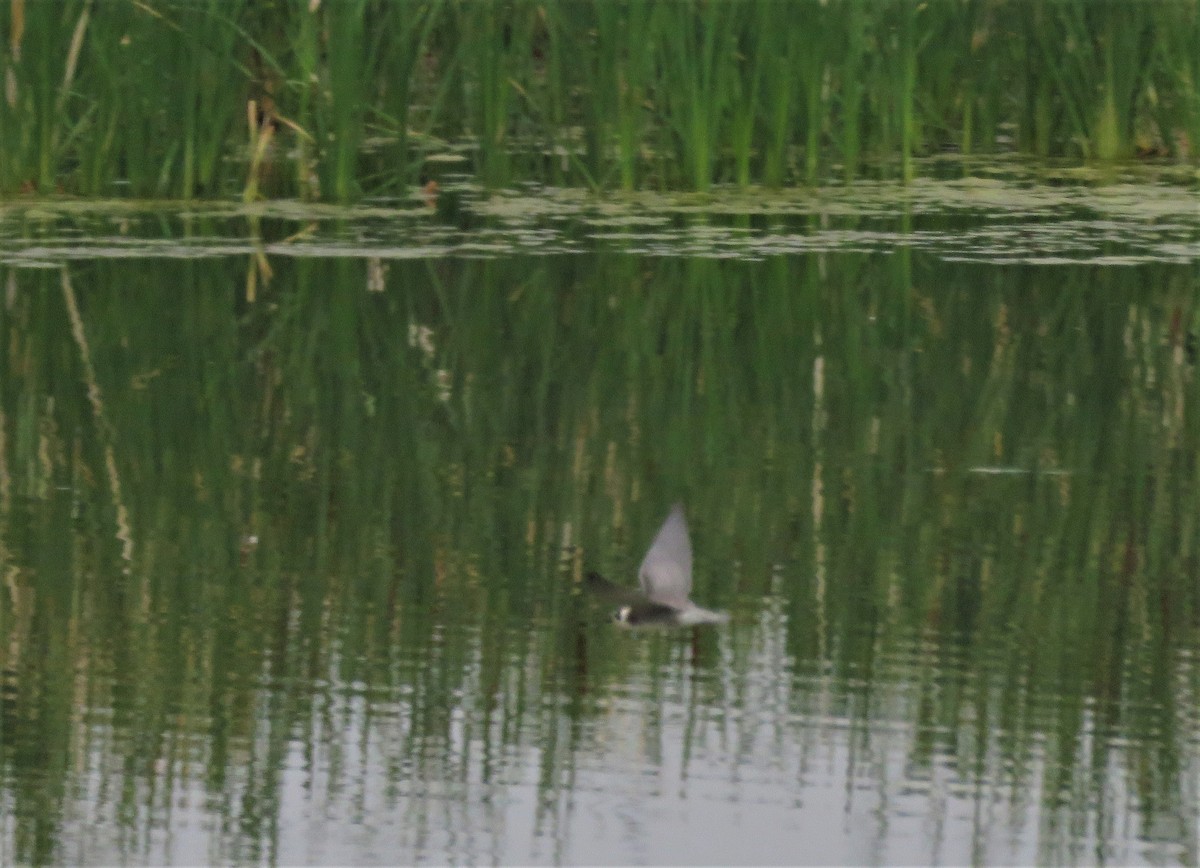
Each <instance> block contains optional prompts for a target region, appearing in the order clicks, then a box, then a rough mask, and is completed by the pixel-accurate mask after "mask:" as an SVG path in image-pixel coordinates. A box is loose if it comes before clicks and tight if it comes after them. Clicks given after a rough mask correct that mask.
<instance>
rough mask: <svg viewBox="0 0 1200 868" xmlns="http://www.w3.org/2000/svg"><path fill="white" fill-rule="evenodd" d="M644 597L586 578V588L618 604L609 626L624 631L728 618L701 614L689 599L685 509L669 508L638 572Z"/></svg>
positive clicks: (601, 579) (704, 611)
mask: <svg viewBox="0 0 1200 868" xmlns="http://www.w3.org/2000/svg"><path fill="white" fill-rule="evenodd" d="M638 581H639V582H640V583H641V587H642V592H641V593H638V592H637V591H633V590H630V589H626V588H622V587H621V586H619V585H615V584H613V583H612V582H610V581H609V580H608V579H606V578H604V577H603V576H601V575H600V574H599V573H588V576H587V583H588V588H589V589H591V590H592V591H594V592H596V593H598V594H600V595H602V596H604V597H607V598H609V599H611V600H614V601H616V602H618V603H620V604H621V607H620V608H619V609H617V612H616V614H615V615H614V616H613V620H615V621H616V622H617V624H619V625H621V626H623V627H690V626H693V625H696V624H724V623H725V622H726V621H728V620H729V614H728V613H727V612H713V611H710V610H709V609H702V608H701V607H699V606H697V605H696V604H695V603H693V602H692V601H691V600H690V599H688V595H689V594H691V592H692V542H691V540H690V539H689V537H688V526H687V519H686V518H684V516H683V504H681V503H677V504H675V505H674V506H673V507H671V511H670V512H669V513H668V514H667V519H666V521H664V522H663V525H662V527H661V528H659V529H658V535H657V536H655V537H654V542H652V543H651V544H650V550H649V551H647V552H646V557H644V558H642V565H641V566H640V567H638Z"/></svg>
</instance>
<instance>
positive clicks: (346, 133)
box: [0, 0, 1200, 201]
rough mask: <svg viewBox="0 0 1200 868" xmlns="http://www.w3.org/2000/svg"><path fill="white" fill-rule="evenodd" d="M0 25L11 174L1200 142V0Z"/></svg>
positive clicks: (340, 186)
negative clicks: (432, 160) (448, 159)
mask: <svg viewBox="0 0 1200 868" xmlns="http://www.w3.org/2000/svg"><path fill="white" fill-rule="evenodd" d="M0 34H3V35H4V39H3V42H2V43H0V77H2V78H3V94H2V95H0V193H3V194H6V195H12V194H15V193H18V192H20V191H27V190H33V191H37V192H39V193H42V194H49V193H53V192H56V191H64V192H67V193H73V194H79V195H87V196H97V195H99V196H105V197H108V196H112V195H133V196H142V197H145V196H153V197H174V198H185V199H186V198H191V197H197V196H231V195H235V194H238V193H244V194H246V195H248V196H250V197H257V196H267V197H277V196H285V197H302V198H309V199H333V200H340V201H346V200H352V199H355V198H358V197H360V196H362V195H381V194H384V195H386V194H393V195H394V194H401V193H404V192H405V191H406V190H407V189H409V188H410V187H411V185H412V184H414V183H416V182H423V181H425V180H427V179H429V178H430V177H431V176H433V175H435V174H436V172H435V171H434V170H435V168H436V165H437V164H430V163H429V162H428V158H429V157H431V156H436V157H448V156H454V155H458V156H465V157H466V159H467V162H466V163H465V164H464V168H465V169H466V170H467V171H469V172H473V173H474V175H475V176H476V177H477V178H478V179H480V180H481V181H482V182H484V183H486V184H488V185H493V186H497V185H506V184H510V183H513V182H519V181H524V180H536V181H544V182H549V183H555V184H570V185H587V186H591V187H598V188H611V187H621V188H624V189H632V188H637V187H653V188H659V189H689V190H705V189H708V188H709V187H710V186H711V185H713V184H727V183H734V184H740V185H747V184H765V185H769V186H777V185H782V184H791V183H810V182H812V181H814V180H816V179H818V178H820V177H826V176H842V177H846V178H854V177H859V176H862V175H869V176H872V177H874V176H877V175H880V174H882V175H885V176H891V177H901V178H910V177H912V176H913V174H914V172H915V168H914V160H915V159H916V158H917V157H920V156H922V155H927V154H934V153H938V152H941V151H943V150H950V151H954V152H958V153H961V154H964V155H969V154H976V153H985V152H996V151H1011V150H1016V151H1018V152H1021V153H1025V154H1029V155H1033V156H1037V157H1069V158H1075V159H1078V158H1085V159H1102V160H1113V159H1123V158H1129V157H1133V156H1135V155H1137V154H1139V153H1140V154H1161V155H1165V156H1170V157H1173V158H1183V159H1194V158H1195V157H1196V154H1197V153H1198V151H1200V5H1198V4H1197V3H1196V2H1194V0H1159V2H1148V3H1127V2H1116V0H1111V2H1110V0H964V2H951V0H936V2H929V3H921V2H916V0H830V2H816V0H811V2H801V0H755V2H706V0H678V2H669V3H648V2H632V0H631V2H617V0H593V2H582V0H506V2H495V3H492V2H483V0H480V2H469V0H457V2H454V0H424V2H417V0H410V2H398V0H336V2H334V0H325V2H317V0H261V2H253V3H250V2H246V0H144V2H141V0H139V2H132V0H106V2H102V3H96V2H94V0H61V2H60V0H11V2H6V3H3V4H0ZM248 124H249V126H250V127H251V128H252V129H250V130H248V129H247V125H248ZM260 128H261V129H260Z"/></svg>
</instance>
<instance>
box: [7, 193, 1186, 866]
mask: <svg viewBox="0 0 1200 868" xmlns="http://www.w3.org/2000/svg"><path fill="white" fill-rule="evenodd" d="M1101 181H1102V183H1101ZM885 187H886V185H871V184H862V185H856V186H854V187H852V188H837V189H827V190H818V191H810V192H804V193H800V192H797V193H789V194H781V195H780V196H778V197H774V198H772V197H769V196H765V195H756V196H740V195H739V194H734V193H732V192H730V193H729V194H728V195H721V196H712V197H707V198H704V199H700V198H697V197H678V198H668V197H657V198H656V197H650V196H639V197H629V198H620V197H617V198H613V199H597V198H591V197H586V196H583V195H582V194H578V193H571V192H567V191H553V190H539V189H531V190H522V191H513V192H510V193H504V194H494V195H493V194H488V195H485V194H482V193H480V192H479V191H475V190H472V189H470V188H466V187H463V188H454V187H453V185H447V187H446V189H445V190H444V191H443V194H442V196H443V198H441V199H440V200H439V201H438V202H436V203H432V207H431V206H430V205H427V204H426V203H424V202H421V201H413V202H391V203H372V204H370V205H368V206H363V207H360V208H352V209H322V208H309V207H308V206H302V205H299V204H295V205H272V206H254V207H242V206H217V205H205V206H194V207H192V208H190V209H188V210H179V209H177V208H168V207H166V206H155V205H152V204H145V203H142V204H137V205H131V204H109V205H105V206H96V205H83V204H77V203H56V202H49V203H47V202H39V203H25V204H17V205H10V206H5V208H4V209H3V210H2V211H0V283H2V285H3V286H4V288H5V296H4V303H3V311H2V315H0V344H2V346H0V349H2V351H3V359H4V362H3V368H2V370H3V376H2V378H0V414H2V415H0V437H2V440H0V575H2V576H3V587H2V589H0V663H2V678H0V862H4V863H35V864H44V863H64V862H65V863H107V862H124V863H155V864H158V863H174V864H179V863H195V862H212V863H226V862H237V863H254V862H267V863H282V864H289V863H328V864H333V863H356V864H367V863H381V864H383V863H386V864H396V863H409V862H418V863H456V864H457V863H525V862H533V863H662V862H670V863H713V864H736V863H744V864H751V863H755V864H757V863H797V864H816V863H821V864H825V863H833V864H931V863H937V864H964V863H977V864H985V863H986V864H995V863H1020V864H1029V863H1035V862H1036V863H1053V864H1061V863H1099V864H1133V863H1144V864H1195V863H1196V862H1197V861H1198V860H1200V837H1198V836H1200V831H1198V825H1200V824H1198V822H1197V817H1198V816H1200V711H1198V709H1200V581H1198V579H1197V567H1198V564H1197V544H1198V543H1200V536H1198V527H1197V516H1198V515H1200V494H1198V492H1200V487H1198V485H1197V482H1198V480H1197V455H1200V418H1198V415H1197V387H1196V370H1195V367H1196V353H1197V345H1196V341H1197V330H1198V328H1200V324H1198V323H1197V311H1196V299H1197V297H1198V290H1200V273H1198V269H1197V260H1198V259H1200V216H1198V214H1200V208H1198V207H1197V205H1198V199H1197V195H1196V193H1195V192H1194V185H1193V186H1191V187H1189V186H1188V185H1186V184H1184V185H1180V184H1178V183H1176V184H1173V185H1172V184H1164V183H1161V181H1156V180H1154V179H1146V178H1140V177H1129V178H1115V179H1114V178H1107V179H1100V180H1097V179H1091V178H1066V179H1060V180H1058V181H1056V182H1055V183H1052V184H1051V183H1045V182H1044V181H1032V180H1030V179H1022V178H1016V179H1013V178H1008V177H997V178H996V179H995V180H985V181H972V182H967V181H961V182H953V181H952V182H932V181H930V182H922V183H919V184H916V185H914V186H913V187H911V188H903V189H902V188H890V189H885ZM676 499H682V500H683V501H684V502H685V503H686V504H687V508H688V514H689V519H690V521H691V523H692V532H693V544H694V548H695V553H696V588H695V594H694V596H695V599H696V600H697V601H698V602H700V603H701V604H702V605H706V606H711V607H713V608H720V609H728V610H729V611H731V612H732V614H733V620H732V623H731V624H729V625H728V626H726V627H722V628H718V629H705V630H697V631H681V632H676V633H652V634H648V635H636V634H629V633H626V632H622V631H619V630H616V629H614V628H613V626H612V625H611V624H610V623H609V622H608V613H607V611H606V610H605V608H604V607H603V606H602V605H598V604H597V603H595V602H593V601H591V600H589V599H587V598H586V597H584V596H583V595H582V593H581V592H580V590H579V589H580V580H581V577H582V576H583V574H584V573H585V572H586V571H587V570H589V569H599V570H601V571H603V572H604V573H606V574H607V575H610V576H612V577H613V578H614V579H617V580H620V581H624V582H628V583H630V584H632V583H633V581H634V575H633V573H634V571H635V569H636V565H637V563H638V561H639V560H640V558H641V556H642V553H643V552H644V550H645V547H646V545H647V544H648V542H649V540H650V538H651V536H652V535H653V533H654V531H655V529H656V528H657V526H658V524H659V522H661V520H662V517H663V516H664V515H665V513H666V510H667V508H668V507H669V505H670V503H671V502H672V501H674V500H676Z"/></svg>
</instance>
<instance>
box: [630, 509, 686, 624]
mask: <svg viewBox="0 0 1200 868" xmlns="http://www.w3.org/2000/svg"><path fill="white" fill-rule="evenodd" d="M638 581H640V582H641V584H642V590H643V591H645V593H646V596H647V597H649V598H650V599H651V600H654V601H655V602H658V603H666V604H667V605H669V606H676V607H682V606H685V605H687V602H688V595H689V594H691V592H692V542H691V540H690V539H688V526H687V519H686V518H684V517H683V504H681V503H677V504H675V505H674V506H673V507H671V512H670V513H668V515H667V520H666V521H664V522H663V526H662V527H660V528H659V529H658V535H657V536H656V537H654V542H652V543H650V550H649V551H648V552H646V557H645V558H643V559H642V565H641V566H640V567H639V568H638Z"/></svg>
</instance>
